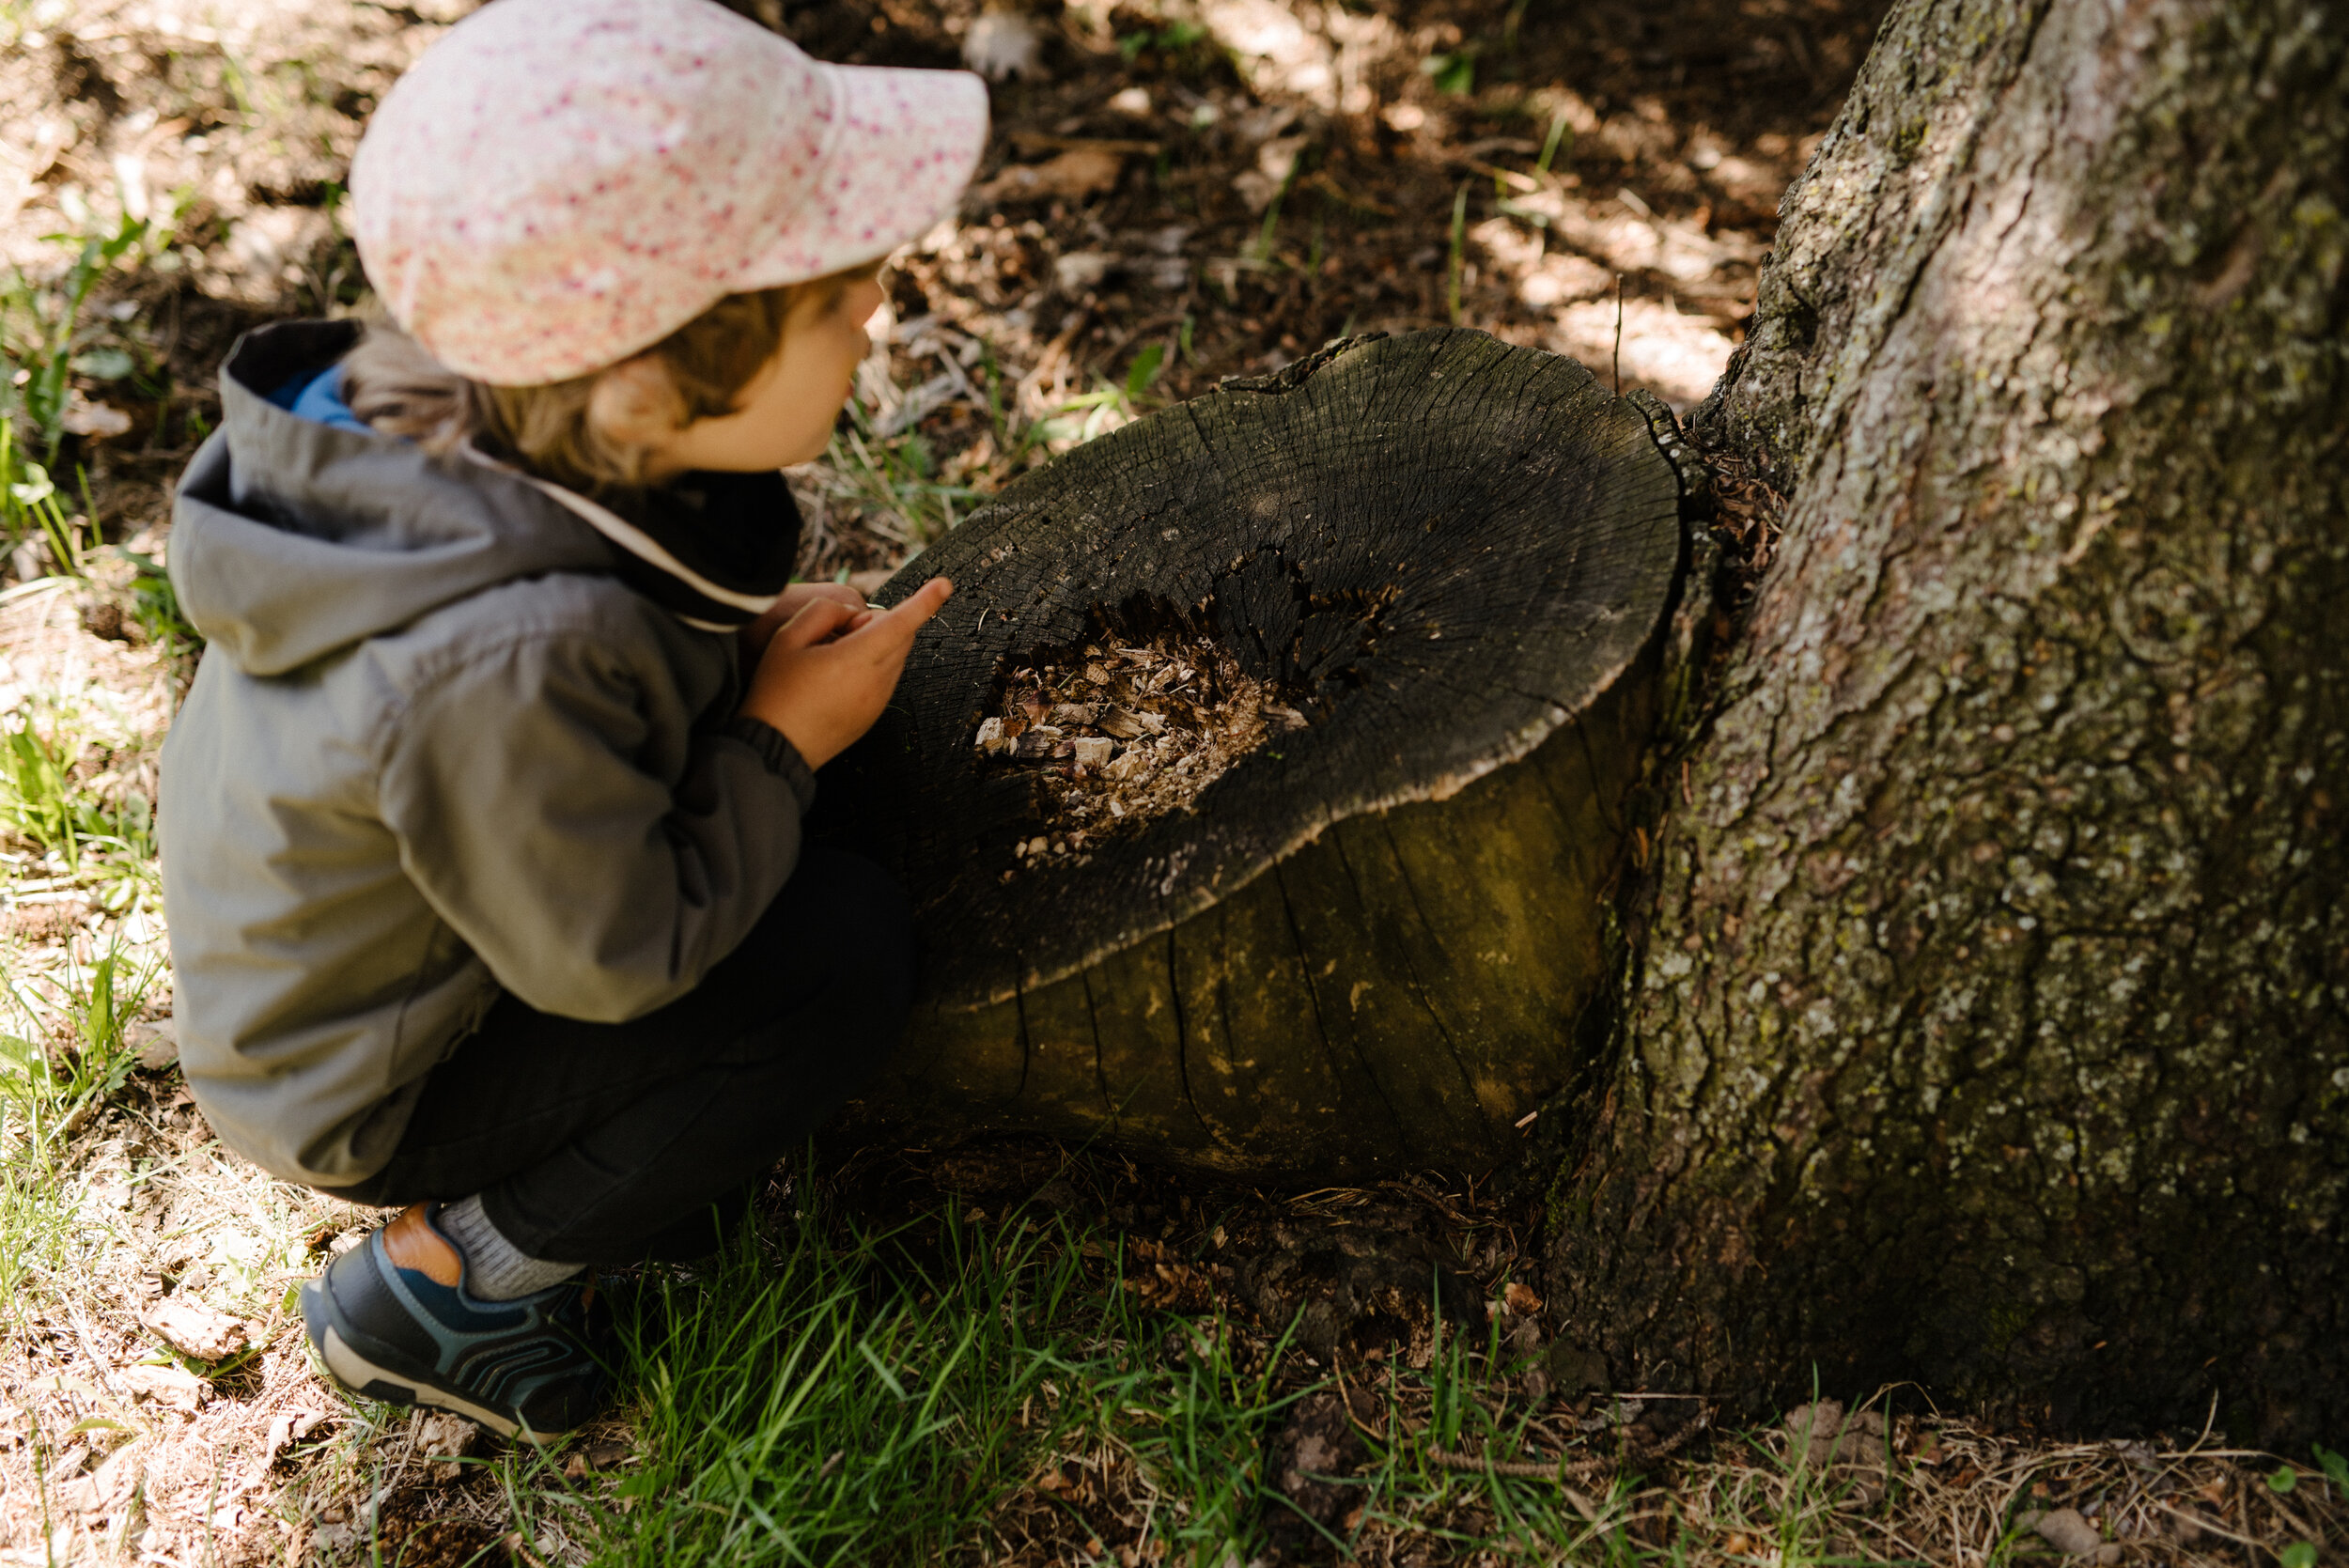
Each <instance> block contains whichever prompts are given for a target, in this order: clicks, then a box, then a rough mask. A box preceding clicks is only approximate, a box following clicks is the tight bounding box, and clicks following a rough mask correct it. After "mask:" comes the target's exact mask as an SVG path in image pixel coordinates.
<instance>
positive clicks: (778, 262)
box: [739, 62, 988, 288]
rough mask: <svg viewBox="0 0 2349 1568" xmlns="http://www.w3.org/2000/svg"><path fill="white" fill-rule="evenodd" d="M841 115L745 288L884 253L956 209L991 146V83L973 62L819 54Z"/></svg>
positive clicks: (837, 268) (818, 273)
mask: <svg viewBox="0 0 2349 1568" xmlns="http://www.w3.org/2000/svg"><path fill="white" fill-rule="evenodd" d="M817 70H819V71H821V72H822V74H823V75H824V77H825V78H826V79H827V80H828V81H830V83H831V84H832V113H833V116H834V123H833V126H832V134H831V135H830V137H829V138H828V139H827V144H826V147H825V149H824V153H823V157H822V159H821V160H820V162H819V163H818V165H817V175H816V182H815V186H814V189H813V190H811V191H810V192H809V194H808V195H807V197H806V198H804V205H802V206H801V208H800V210H798V211H797V212H795V213H794V214H793V222H792V225H791V228H790V231H789V232H788V233H787V234H784V235H780V236H778V237H777V241H776V243H775V245H774V246H773V248H772V249H771V250H770V251H769V252H768V253H767V254H766V255H764V256H761V257H760V258H759V259H758V260H757V261H755V262H754V263H753V264H752V265H751V266H750V267H749V268H747V269H746V270H745V272H744V275H743V277H742V279H741V280H740V283H739V287H742V288H770V287H778V286H780V285H783V284H790V283H803V282H805V281H807V280H808V279H810V278H818V277H823V276H825V275H827V274H829V273H832V272H841V271H844V270H845V269H847V268H849V267H853V266H856V265H857V264H858V263H860V262H865V261H878V260H879V259H880V258H881V257H882V256H887V255H888V254H889V253H890V252H891V251H894V250H895V249H896V248H897V247H898V246H900V245H902V244H905V243H906V242H907V241H911V240H917V239H919V238H921V237H922V236H923V235H924V234H926V233H927V232H928V231H929V229H930V227H931V225H934V224H936V223H937V222H938V221H939V220H940V219H941V218H943V217H946V216H948V215H949V214H951V213H952V212H953V211H954V210H955V208H956V205H957V201H958V200H959V198H960V197H961V194H962V192H963V188H964V187H965V186H967V185H969V184H970V182H971V177H972V175H973V174H974V173H976V172H977V170H978V166H979V159H980V156H981V155H982V154H983V153H985V152H986V150H987V130H988V101H987V84H986V83H985V82H983V81H981V80H980V79H979V78H978V77H976V76H974V75H972V73H971V72H969V71H962V70H897V69H894V68H892V67H886V66H842V65H832V64H827V63H821V62H819V63H818V64H817Z"/></svg>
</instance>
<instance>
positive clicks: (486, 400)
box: [342, 264, 873, 492]
mask: <svg viewBox="0 0 2349 1568" xmlns="http://www.w3.org/2000/svg"><path fill="white" fill-rule="evenodd" d="M872 271H873V269H872V267H871V266H870V265H869V264H868V265H866V266H863V267H855V268H850V269H849V270H848V271H846V272H833V273H832V274H830V275H828V276H825V277H820V278H816V279H813V280H811V281H809V282H806V283H794V284H786V285H785V286H783V287H778V288H761V289H757V290H754V291H753V292H750V293H744V294H729V295H727V296H726V297H725V298H724V299H723V300H720V301H719V302H718V303H716V304H714V305H711V306H710V307H709V308H708V310H706V311H703V312H702V313H701V314H700V315H699V316H696V317H695V318H693V319H692V320H691V321H688V322H687V323H686V324H685V325H683V326H681V327H679V328H678V329H677V331H675V332H673V333H671V334H669V335H668V336H666V337H664V338H662V339H661V341H660V342H659V343H656V344H654V345H653V346H652V347H651V348H650V349H646V350H645V352H644V354H643V355H638V356H634V357H635V358H644V357H647V356H649V357H651V358H652V359H654V360H656V361H657V362H658V363H659V365H660V366H661V370H662V371H663V372H664V373H665V375H666V379H667V382H668V387H669V391H670V394H671V402H670V407H669V408H668V409H667V410H666V411H664V412H666V413H667V414H668V416H669V418H670V420H671V427H672V428H674V429H682V428H684V427H686V426H688V425H690V424H692V422H693V421H694V420H697V419H713V418H719V417H722V416H723V415H725V414H729V413H732V412H734V411H736V410H737V408H738V407H739V402H740V398H741V396H742V393H743V390H744V389H745V388H747V387H748V386H749V385H750V384H751V382H752V381H753V380H755V379H756V377H757V375H758V373H759V372H760V371H761V370H762V369H764V368H765V367H766V365H767V364H768V362H769V361H770V360H772V359H773V358H774V357H775V354H776V353H777V351H778V350H780V349H782V347H783V331H784V323H785V322H786V320H787V319H788V318H789V317H790V314H791V312H792V310H793V309H794V308H795V307H797V306H798V305H799V304H800V303H801V301H802V300H805V299H807V298H808V297H809V296H811V295H815V296H819V297H824V298H830V297H832V296H836V295H837V294H838V293H839V292H840V290H841V289H843V288H845V287H848V284H849V283H850V282H851V281H854V280H856V279H859V278H863V277H867V276H870V275H871V273H872ZM342 363H343V382H342V394H343V401H344V402H346V403H348V404H349V405H350V411H351V412H352V413H354V414H356V415H357V416H358V417H359V418H360V419H361V420H362V421H364V422H365V423H366V424H367V425H368V426H370V427H373V428H375V429H377V430H381V432H383V433H384V434H385V435H391V436H404V437H406V438H407V439H409V440H410V441H412V442H415V443H416V444H417V445H419V446H422V447H423V448H424V449H425V450H426V451H428V452H432V453H436V454H441V453H448V452H454V451H457V450H459V448H461V447H464V446H466V445H468V444H473V445H478V446H480V447H481V448H482V449H483V450H485V451H486V452H488V453H489V454H490V456H491V457H495V458H505V459H506V460H508V461H510V462H514V463H517V464H519V465H521V467H522V468H524V469H526V470H528V471H529V472H530V473H532V474H537V476H538V477H539V478H541V479H546V480H550V481H552V483H554V484H558V485H562V486H565V487H567V488H568V489H579V490H585V491H589V492H593V491H597V490H610V489H637V488H640V487H642V486H643V485H645V484H646V482H647V478H648V475H647V465H648V463H649V461H650V458H651V453H650V452H649V451H648V450H647V449H646V448H645V447H643V446H640V445H636V444H633V443H630V442H623V441H620V440H618V439H616V438H615V437H614V436H613V435H612V434H611V433H610V432H609V431H608V430H607V429H605V428H604V427H603V425H602V424H601V422H599V420H597V419H596V418H595V417H593V405H594V402H595V396H596V387H597V384H598V383H599V381H601V380H602V379H603V378H604V376H605V375H606V374H607V373H608V370H592V371H589V372H588V373H587V374H586V375H583V376H574V377H572V378H570V379H569V380H561V381H551V382H548V383H546V384H544V385H541V386H490V385H489V384H488V383H486V382H482V381H475V380H469V379H468V378H466V377H463V376H460V375H459V374H458V373H457V372H456V371H454V370H451V369H449V368H448V367H447V366H446V365H443V364H442V363H441V362H440V361H438V360H436V359H434V358H433V357H432V355H431V354H430V353H429V352H428V351H427V350H426V349H425V347H424V345H422V344H420V343H418V342H417V341H416V340H415V339H414V338H412V337H410V336H409V335H408V334H406V333H404V332H402V331H400V330H399V328H398V327H397V326H396V325H394V324H393V323H392V322H391V321H390V320H388V319H385V318H376V319H373V320H370V321H369V322H368V323H367V328H366V334H364V335H363V336H361V338H360V339H359V341H358V343H357V344H355V345H354V346H353V347H352V348H351V349H350V352H349V353H348V354H345V355H344V356H343V362H342Z"/></svg>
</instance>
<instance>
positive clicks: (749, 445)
mask: <svg viewBox="0 0 2349 1568" xmlns="http://www.w3.org/2000/svg"><path fill="white" fill-rule="evenodd" d="M880 303H881V287H880V284H879V282H878V281H877V280H876V279H875V278H873V277H872V276H870V275H869V274H868V275H867V276H864V277H861V278H857V279H855V280H854V281H852V282H850V283H848V284H847V285H845V286H843V287H840V288H838V289H837V290H832V291H830V292H829V293H811V294H808V295H804V296H802V297H801V299H799V300H798V301H797V302H795V303H793V305H792V307H791V313H790V315H789V316H788V317H787V318H786V319H785V322H784V329H783V350H782V352H780V353H778V354H776V355H775V357H774V358H773V359H771V360H769V361H768V362H767V367H766V368H765V369H764V370H761V371H760V372H759V373H758V375H757V376H756V378H754V380H752V382H751V384H750V385H749V386H747V387H745V388H744V389H743V391H742V397H741V406H740V407H739V408H738V409H737V410H736V411H734V412H732V413H730V414H725V415H723V416H722V417H719V418H716V419H696V420H694V421H693V422H692V424H691V425H688V426H686V427H684V428H683V429H680V430H673V431H670V432H669V433H668V434H667V435H666V436H665V437H663V438H662V439H661V440H660V441H658V442H654V443H653V444H654V453H655V462H654V468H655V469H656V471H667V472H671V473H681V472H683V471H684V470H686V469H692V468H699V469H718V470H722V471H724V472H728V473H735V474H756V473H761V472H763V471H765V470H768V469H773V468H787V467H789V466H790V465H791V464H793V463H803V462H807V461H809V460H810V459H811V458H820V457H822V456H823V455H824V447H825V444H826V443H827V442H829V441H830V440H831V439H832V421H833V420H834V419H836V418H838V417H839V414H840V408H841V405H842V404H844V403H846V402H847V401H848V382H849V380H850V378H852V377H853V376H854V375H855V374H856V367H857V364H858V362H859V361H861V360H862V359H863V358H864V355H865V352H866V350H867V349H870V348H871V347H872V340H871V339H870V338H868V337H866V336H865V335H864V323H865V321H866V320H868V319H869V318H871V317H872V314H873V312H875V311H876V310H879V308H880Z"/></svg>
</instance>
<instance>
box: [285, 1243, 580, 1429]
mask: <svg viewBox="0 0 2349 1568" xmlns="http://www.w3.org/2000/svg"><path fill="white" fill-rule="evenodd" d="M440 1206H441V1205H440V1204H438V1203H418V1204H415V1205H414V1206H412V1207H411V1208H409V1209H407V1210H406V1211H405V1212H403V1213H402V1214H401V1215H400V1216H399V1218H398V1219H395V1220H393V1221H392V1222H391V1223H390V1224H388V1225H386V1226H384V1227H383V1228H382V1229H381V1230H380V1231H378V1232H376V1233H375V1234H373V1235H370V1236H369V1237H367V1239H366V1242H365V1243H363V1244H362V1245H360V1246H357V1247H354V1248H352V1249H351V1250H350V1251H348V1252H345V1253H344V1254H343V1255H342V1256H341V1257H338V1258H336V1259H335V1260H334V1262H332V1263H330V1264H328V1265H326V1270H325V1272H324V1273H322V1274H320V1275H319V1277H318V1278H317V1279H315V1280H312V1281H307V1282H306V1283H304V1284H303V1287H302V1320H303V1323H304V1324H305V1325H306V1326H307V1327H308V1328H309V1331H310V1343H311V1345H312V1346H313V1347H314V1348H316V1350H317V1351H318V1355H319V1361H320V1362H321V1363H322V1364H323V1365H324V1366H325V1368H326V1370H327V1372H328V1373H329V1374H331V1375H332V1376H333V1377H334V1381H335V1382H337V1383H339V1384H341V1385H342V1386H343V1387H344V1388H345V1389H349V1390H350V1391H351V1392H352V1393H354V1394H364V1395H366V1397H367V1398H369V1399H381V1400H388V1401H390V1402H391V1403H392V1404H394V1405H438V1406H439V1407H440V1408H442V1409H443V1410H454V1411H456V1412H457V1413H458V1414H459V1415H460V1416H465V1417H469V1418H471V1419H472V1420H474V1421H479V1422H480V1423H481V1424H482V1425H483V1426H486V1427H488V1428H489V1429H490V1430H491V1431H492V1432H496V1433H498V1434H500V1435H502V1436H508V1437H511V1436H516V1435H517V1434H519V1435H521V1436H524V1437H526V1438H529V1439H531V1440H533V1441H537V1440H539V1439H542V1438H546V1437H552V1436H559V1435H561V1434H563V1433H566V1432H568V1431H570V1430H571V1429H572V1428H574V1427H576V1426H578V1425H580V1424H581V1423H582V1422H583V1421H586V1420H587V1419H588V1418H589V1417H591V1416H593V1415H594V1414H595V1413H596V1410H597V1408H598V1407H599V1405H601V1404H602V1402H603V1393H604V1388H605V1385H606V1383H607V1382H608V1381H609V1379H608V1377H607V1375H606V1374H605V1372H604V1369H603V1366H602V1364H601V1363H600V1362H599V1359H598V1358H597V1357H596V1354H595V1352H594V1350H593V1349H592V1348H591V1346H592V1345H593V1344H594V1343H596V1342H597V1341H599V1340H600V1339H601V1338H602V1333H601V1320H602V1314H601V1312H599V1310H598V1305H597V1302H596V1288H595V1285H594V1283H593V1282H592V1281H590V1280H588V1279H584V1278H582V1279H577V1280H566V1281H563V1282H562V1283H561V1284H559V1285H551V1286H549V1287H548V1288H547V1289H545V1290H542V1291H537V1292H535V1293H533V1294H532V1295H529V1296H518V1297H516V1298H515V1299H514V1300H511V1301H485V1300H483V1299H481V1298H480V1297H478V1296H474V1294H473V1293H472V1292H470V1291H468V1290H467V1289H466V1288H465V1258H464V1254H463V1253H462V1252H461V1251H459V1250H458V1248H457V1244H456V1243H455V1242H452V1241H451V1240H449V1238H448V1237H447V1236H446V1235H444V1234H442V1232H441V1229H440V1227H439V1225H438V1224H436V1223H435V1222H434V1218H435V1214H436V1212H437V1211H438V1210H439V1208H440Z"/></svg>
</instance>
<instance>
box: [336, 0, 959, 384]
mask: <svg viewBox="0 0 2349 1568" xmlns="http://www.w3.org/2000/svg"><path fill="white" fill-rule="evenodd" d="M986 141H987V88H986V85H985V84H983V83H982V82H980V80H979V79H978V78H977V77H975V76H972V75H971V74H969V73H968V72H965V71H944V70H881V69H879V68H874V67H863V66H835V65H825V64H822V63H820V62H818V61H816V60H811V59H809V58H808V57H807V56H806V55H805V54H801V52H800V51H799V50H798V49H796V48H794V47H793V46H792V45H791V44H790V43H788V42H786V40H785V39H781V38H778V37H777V36H775V35H774V34H772V33H770V32H769V31H767V30H766V29H765V28H763V27H761V26H759V25H758V24H757V23H754V22H751V21H749V20H747V19H745V18H743V17H739V16H737V15H735V14H734V13H733V12H731V11H728V10H726V9H724V8H722V7H720V6H717V5H715V4H713V3H711V0H495V3H494V4H492V5H490V6H486V7H484V8H482V9H481V10H478V11H476V12H474V14H473V15H472V16H470V17H468V18H466V19H465V20H464V21H463V22H460V23H458V24H457V25H456V26H455V27H453V28H451V29H450V30H449V32H448V35H447V36H446V37H445V38H443V39H441V40H440V41H439V42H438V43H436V44H434V45H433V46H432V47H431V48H430V49H429V50H428V51H427V52H426V53H425V55H424V57H423V59H421V60H419V61H418V62H417V63H416V66H415V68H414V69H413V70H410V71H409V72H408V74H407V75H406V76H404V77H402V78H400V80H399V83H398V85H396V86H394V87H393V89H392V91H391V93H390V95H389V96H388V97H386V98H385V99H384V101H383V104H382V106H381V108H379V109H378V110H377V111H376V113H375V118H374V119H373V120H372V121H371V122H370V123H369V124H368V126H367V130H366V135H365V136H364V137H362V138H361V140H360V143H359V150H358V154H357V156H356V157H355V158H354V159H353V160H352V162H351V169H350V199H351V213H352V228H353V230H354V233H355V236H356V238H357V240H358V243H359V258H360V260H361V262H362V263H364V264H365V266H366V271H367V277H368V279H369V281H371V282H372V283H373V284H374V286H375V288H376V291H377V293H378V294H380V295H381V297H382V300H383V303H384V304H385V306H386V307H387V308H388V309H389V310H390V311H391V313H392V317H393V319H395V320H397V322H398V323H399V324H400V325H401V326H402V327H403V328H405V329H406V330H407V331H408V332H409V333H410V334H412V335H413V336H414V337H415V338H416V340H417V341H418V342H420V343H422V344H423V345H424V346H425V348H426V349H429V350H430V351H431V352H432V354H433V355H434V357H436V358H437V359H439V360H440V361H441V363H442V364H443V365H447V366H448V367H449V368H450V369H452V370H455V371H457V372H458V373H459V374H460V375H464V376H470V377H472V378H473V379H474V380H479V381H486V382H489V383H490V384H492V385H498V386H523V385H530V384H534V383H537V382H544V381H556V380H564V379H566V378H568V377H571V376H578V375H583V374H585V373H586V372H588V371H590V370H598V369H600V368H602V367H603V366H605V365H613V364H616V363H617V362H619V361H620V360H623V359H626V358H627V357H628V356H629V355H630V354H633V353H635V352H637V351H638V350H640V349H647V348H650V347H651V346H652V345H653V344H655V343H658V342H660V341H661V339H662V338H663V337H665V336H667V335H668V334H670V333H672V332H675V331H676V330H677V328H679V327H681V326H683V325H685V323H686V322H688V321H691V320H692V318H694V317H696V316H698V315H700V314H701V313H702V312H703V311H705V310H707V309H708V308H709V306H711V305H713V304H715V303H717V302H718V301H719V300H721V299H723V297H725V296H726V295H728V294H736V293H741V292H744V291H746V290H749V289H754V288H769V287H775V286H777V285H781V284H786V283H800V282H803V281H805V280H807V279H809V278H816V277H821V276H823V275H824V274H825V273H827V272H838V271H839V270H840V269H842V268H844V267H848V266H850V265H852V264H854V263H856V262H860V261H866V260H870V259H872V258H874V257H877V256H881V255H884V254H885V253H887V252H888V251H890V250H893V249H894V248H895V247H896V246H897V245H899V244H902V243H903V242H905V241H908V240H910V239H912V238H914V237H915V236H916V235H919V234H920V233H921V232H922V231H923V230H924V229H926V228H927V227H928V226H929V225H931V224H932V223H934V222H936V221H937V220H938V219H939V218H940V217H941V216H942V215H944V214H945V213H946V212H948V211H950V210H952V209H953V207H954V204H955V198H956V196H957V194H958V193H959V192H960V191H961V189H962V187H963V185H964V183H965V182H966V181H968V180H969V179H970V178H971V173H972V169H973V168H974V167H975V166H976V164H977V163H978V159H979V153H980V150H981V148H982V147H984V146H985V144H986Z"/></svg>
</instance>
